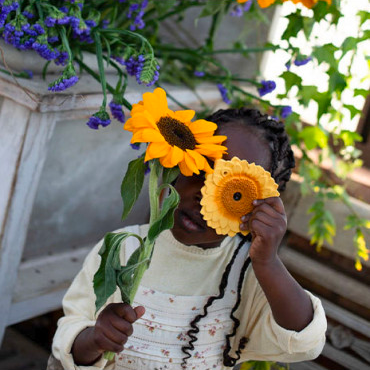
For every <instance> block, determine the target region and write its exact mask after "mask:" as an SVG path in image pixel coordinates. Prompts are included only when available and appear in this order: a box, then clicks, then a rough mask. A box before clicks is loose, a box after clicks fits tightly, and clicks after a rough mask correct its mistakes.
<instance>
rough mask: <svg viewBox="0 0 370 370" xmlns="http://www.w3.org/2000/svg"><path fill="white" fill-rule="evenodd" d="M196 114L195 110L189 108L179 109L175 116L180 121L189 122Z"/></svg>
mask: <svg viewBox="0 0 370 370" xmlns="http://www.w3.org/2000/svg"><path fill="white" fill-rule="evenodd" d="M194 116H195V111H193V110H191V109H187V110H177V111H175V112H174V118H176V119H178V120H179V121H180V122H183V123H188V122H190V121H191V120H192V119H193V117H194Z"/></svg>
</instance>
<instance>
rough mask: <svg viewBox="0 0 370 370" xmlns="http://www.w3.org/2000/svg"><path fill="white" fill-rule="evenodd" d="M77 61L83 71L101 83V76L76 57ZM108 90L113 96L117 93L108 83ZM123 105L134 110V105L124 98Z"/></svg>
mask: <svg viewBox="0 0 370 370" xmlns="http://www.w3.org/2000/svg"><path fill="white" fill-rule="evenodd" d="M74 59H75V61H76V62H77V63H78V64H79V65H80V67H81V68H82V69H84V70H85V71H86V72H87V73H88V74H90V75H91V76H92V77H94V78H95V80H97V81H98V82H100V76H99V75H98V74H97V73H96V72H94V71H93V70H92V69H91V68H90V67H88V66H87V65H86V64H85V63H84V62H83V61H82V60H81V59H80V58H77V57H76V56H75V58H74ZM107 90H108V91H109V92H110V93H111V94H114V93H115V89H114V88H113V87H112V86H111V85H109V84H108V83H107ZM122 104H123V105H124V106H125V107H126V108H127V109H128V110H131V109H132V105H131V104H130V103H129V102H128V101H127V100H126V99H125V98H124V97H122Z"/></svg>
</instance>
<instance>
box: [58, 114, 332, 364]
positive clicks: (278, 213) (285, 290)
mask: <svg viewBox="0 0 370 370" xmlns="http://www.w3.org/2000/svg"><path fill="white" fill-rule="evenodd" d="M207 119H208V120H209V121H212V122H215V123H217V125H218V130H217V132H216V134H219V135H226V136H227V140H226V142H225V143H224V145H225V146H226V147H227V148H228V154H227V155H226V156H225V157H224V159H231V158H232V157H234V156H237V157H238V158H240V159H245V160H247V161H248V162H249V163H252V162H254V163H255V164H257V165H260V166H262V167H263V168H264V169H265V170H267V171H269V172H270V173H271V175H272V177H273V178H274V179H275V181H276V183H277V184H278V185H279V190H280V191H282V190H284V188H285V184H286V182H287V181H288V180H289V177H290V174H291V169H292V168H293V167H294V157H293V152H292V150H291V148H290V145H289V141H288V137H287V135H286V133H285V131H284V125H283V124H282V123H281V122H276V121H275V120H272V119H269V118H268V117H267V116H264V115H261V114H260V113H259V112H258V111H257V110H254V109H239V110H236V109H227V110H219V111H218V112H216V113H215V114H213V115H211V116H210V117H208V118H207ZM203 184H204V175H202V174H201V175H197V176H190V177H185V176H183V175H179V176H178V178H177V180H176V183H175V188H176V190H177V191H178V192H179V194H180V196H181V201H180V204H179V207H178V209H177V210H176V212H175V223H174V227H173V228H172V230H167V231H164V232H163V233H162V234H161V235H160V236H159V237H158V239H157V241H156V246H155V249H154V253H153V257H152V261H151V264H150V267H149V269H148V270H147V271H146V272H145V274H144V277H143V280H142V281H141V286H140V288H139V290H138V293H137V295H136V297H135V302H134V305H133V306H134V307H131V306H129V305H127V304H124V303H120V302H121V298H120V293H119V291H118V290H117V291H116V292H115V294H114V295H113V296H112V297H111V298H110V299H109V300H108V302H107V303H106V306H105V307H104V308H103V309H101V310H100V312H98V314H95V295H94V291H93V284H92V281H93V276H94V274H95V272H96V270H97V268H98V266H99V263H100V256H99V255H98V251H99V249H100V247H101V243H102V242H100V243H98V245H96V247H95V248H94V249H93V250H92V251H91V253H90V254H89V255H88V257H87V258H86V260H85V263H84V266H83V269H82V270H81V272H80V273H79V274H78V275H77V277H76V278H75V280H74V282H73V283H72V285H71V287H70V289H69V290H68V292H67V294H66V296H65V298H64V300H63V307H64V311H65V317H63V318H61V319H60V321H59V323H58V330H57V332H56V334H55V337H54V342H53V354H54V356H55V357H56V358H57V359H59V360H60V361H61V363H62V365H63V366H64V368H65V369H68V370H71V369H136V370H139V369H140V370H145V369H148V370H149V369H150V370H154V369H158V370H159V369H182V368H186V369H202V370H206V369H226V368H230V367H233V366H234V365H236V364H238V363H241V362H244V361H248V360H271V361H279V362H294V361H304V360H309V359H313V358H315V357H317V356H318V355H319V354H320V352H321V350H322V348H323V345H324V342H325V331H326V319H325V314H324V311H323V308H322V306H321V303H320V301H319V299H317V298H316V297H314V296H313V295H312V294H311V293H309V292H307V291H305V290H303V289H302V288H301V287H300V286H299V285H298V283H297V282H296V281H295V280H294V279H293V278H292V276H291V275H290V274H289V273H288V271H287V270H286V269H285V267H284V266H283V264H282V262H281V260H280V259H279V257H278V254H277V251H278V246H279V244H280V242H281V240H282V238H283V236H284V233H285V231H286V226H287V220H286V215H285V211H284V206H283V203H282V201H281V199H280V198H279V197H271V198H267V199H260V200H257V201H255V202H254V209H253V211H252V212H251V213H250V214H247V215H244V216H243V217H242V218H241V220H240V229H242V230H249V231H250V233H249V234H248V236H247V237H243V238H241V237H239V236H236V237H234V238H231V237H225V236H224V235H218V234H217V233H216V232H215V230H214V229H212V228H210V227H208V226H207V224H206V222H205V221H204V220H203V218H202V216H201V214H200V209H201V206H200V200H201V192H200V189H201V188H202V186H203ZM127 229H128V230H130V231H133V232H135V233H138V234H140V235H141V236H145V235H146V233H147V229H148V227H147V225H142V226H134V227H128V228H126V230H127ZM135 240H136V239H135V238H129V239H127V241H126V243H125V245H124V246H123V247H122V249H121V262H122V264H124V263H125V262H126V261H127V260H128V258H129V256H130V255H131V253H132V252H133V251H134V250H135V248H136V247H137V244H136V242H135ZM105 351H112V352H115V353H116V356H115V360H114V361H113V362H107V360H105V359H104V357H103V356H102V354H103V353H104V352H105Z"/></svg>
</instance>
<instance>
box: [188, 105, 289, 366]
mask: <svg viewBox="0 0 370 370" xmlns="http://www.w3.org/2000/svg"><path fill="white" fill-rule="evenodd" d="M206 120H207V121H211V122H215V123H216V124H217V125H218V126H219V127H220V126H224V125H226V124H238V125H240V126H241V127H248V128H249V127H253V128H256V129H257V130H258V132H259V133H260V134H261V137H262V138H263V139H264V140H265V141H266V142H267V143H268V144H269V146H270V149H271V164H270V173H271V176H272V177H273V178H274V180H275V181H276V183H277V184H278V185H279V188H278V190H279V191H283V190H284V189H285V186H286V183H287V182H288V181H289V178H290V175H291V173H292V168H294V166H295V161H294V155H293V151H292V149H291V147H290V144H289V137H288V135H287V133H286V132H285V128H284V124H283V123H282V122H278V121H276V120H274V119H272V118H269V116H268V115H263V114H261V113H260V112H259V111H258V110H257V109H248V108H240V109H220V110H218V111H217V112H215V113H213V114H212V115H210V116H208V117H207V118H206ZM251 238H252V237H251V235H250V234H249V235H247V236H246V237H243V238H242V239H241V241H240V243H239V245H238V247H237V248H236V249H235V251H234V254H233V256H232V258H231V259H230V262H229V263H228V264H227V266H226V268H225V271H224V273H223V275H222V278H221V282H220V285H219V294H218V295H217V296H211V297H209V299H208V301H207V303H206V304H205V305H204V307H203V314H200V315H197V316H196V317H195V318H194V319H193V320H192V321H191V323H190V326H191V329H189V330H188V332H187V335H188V336H189V338H190V341H189V343H188V344H187V345H184V346H183V347H182V351H183V352H184V353H185V354H186V356H185V357H184V358H183V362H182V367H183V368H186V363H187V360H188V359H189V358H190V357H191V351H192V350H193V349H194V344H193V343H194V342H196V341H197V339H198V338H197V337H196V334H197V333H198V332H199V328H198V326H197V323H198V322H199V321H200V320H201V319H202V318H204V317H206V316H207V314H208V308H209V307H210V306H211V305H212V304H213V302H214V301H215V300H217V299H222V298H223V297H224V295H225V289H226V287H227V282H228V278H229V274H230V271H231V268H232V266H233V264H234V261H235V259H236V256H237V254H238V253H239V251H240V249H241V248H242V246H243V245H244V243H245V242H247V241H248V242H250V241H251ZM249 264H250V258H249V257H248V258H247V259H246V260H245V261H244V264H243V266H242V268H241V271H240V275H239V281H238V290H237V301H236V303H235V305H234V307H233V308H232V310H231V312H230V318H231V319H232V320H233V322H234V325H233V329H232V332H231V333H229V334H227V335H226V337H225V339H226V348H225V350H224V353H223V357H224V358H223V363H224V366H228V367H233V366H235V364H236V362H237V361H238V360H239V359H240V353H241V351H242V350H243V349H244V347H245V345H246V344H247V342H248V338H245V337H242V338H241V340H240V342H239V345H238V349H237V350H236V352H235V354H236V357H231V356H230V351H231V345H230V339H231V338H232V337H233V336H235V334H236V330H237V328H238V327H239V325H240V321H239V320H238V319H237V318H236V317H235V316H234V312H235V311H236V310H237V309H238V307H239V305H240V302H241V291H242V287H243V282H244V277H245V274H246V271H247V268H248V266H249Z"/></svg>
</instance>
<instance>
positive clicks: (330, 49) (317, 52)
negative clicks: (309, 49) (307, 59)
mask: <svg viewBox="0 0 370 370" xmlns="http://www.w3.org/2000/svg"><path fill="white" fill-rule="evenodd" d="M337 50H338V48H337V47H336V46H334V45H333V44H325V45H323V46H317V47H315V48H314V50H313V53H312V54H313V56H315V57H316V59H317V61H318V62H319V64H321V63H323V62H326V63H328V64H329V65H330V66H331V67H332V68H334V69H335V70H337V69H338V61H337V59H336V58H335V56H334V53H335V52H336V51H337Z"/></svg>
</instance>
